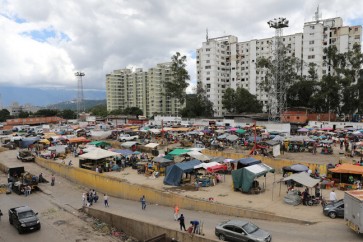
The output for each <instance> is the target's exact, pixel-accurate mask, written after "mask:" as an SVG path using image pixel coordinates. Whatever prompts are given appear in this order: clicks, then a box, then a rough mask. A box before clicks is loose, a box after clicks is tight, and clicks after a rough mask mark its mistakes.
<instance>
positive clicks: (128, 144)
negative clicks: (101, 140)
mask: <svg viewBox="0 0 363 242" xmlns="http://www.w3.org/2000/svg"><path fill="white" fill-rule="evenodd" d="M136 144H137V142H132V141H129V142H125V143H122V144H121V146H122V147H125V148H130V147H132V146H134V145H136Z"/></svg>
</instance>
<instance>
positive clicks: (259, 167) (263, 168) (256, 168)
mask: <svg viewBox="0 0 363 242" xmlns="http://www.w3.org/2000/svg"><path fill="white" fill-rule="evenodd" d="M244 169H246V170H248V171H250V172H252V173H254V174H260V173H262V172H266V173H267V172H269V171H270V170H273V168H272V167H270V166H268V165H266V164H262V163H260V164H255V165H252V166H247V167H244Z"/></svg>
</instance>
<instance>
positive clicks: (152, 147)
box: [145, 143, 159, 149]
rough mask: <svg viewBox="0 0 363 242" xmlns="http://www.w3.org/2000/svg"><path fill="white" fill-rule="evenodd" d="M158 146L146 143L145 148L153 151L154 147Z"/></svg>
mask: <svg viewBox="0 0 363 242" xmlns="http://www.w3.org/2000/svg"><path fill="white" fill-rule="evenodd" d="M158 145H159V144H158V143H148V144H147V145H145V147H147V148H151V149H154V148H155V147H157V146H158Z"/></svg>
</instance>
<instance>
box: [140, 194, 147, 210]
mask: <svg viewBox="0 0 363 242" xmlns="http://www.w3.org/2000/svg"><path fill="white" fill-rule="evenodd" d="M140 202H141V209H142V210H145V209H146V199H145V195H142V197H141V198H140Z"/></svg>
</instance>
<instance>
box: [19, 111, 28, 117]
mask: <svg viewBox="0 0 363 242" xmlns="http://www.w3.org/2000/svg"><path fill="white" fill-rule="evenodd" d="M29 115H30V114H29V112H24V111H20V112H19V114H18V117H19V118H27V117H29Z"/></svg>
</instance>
